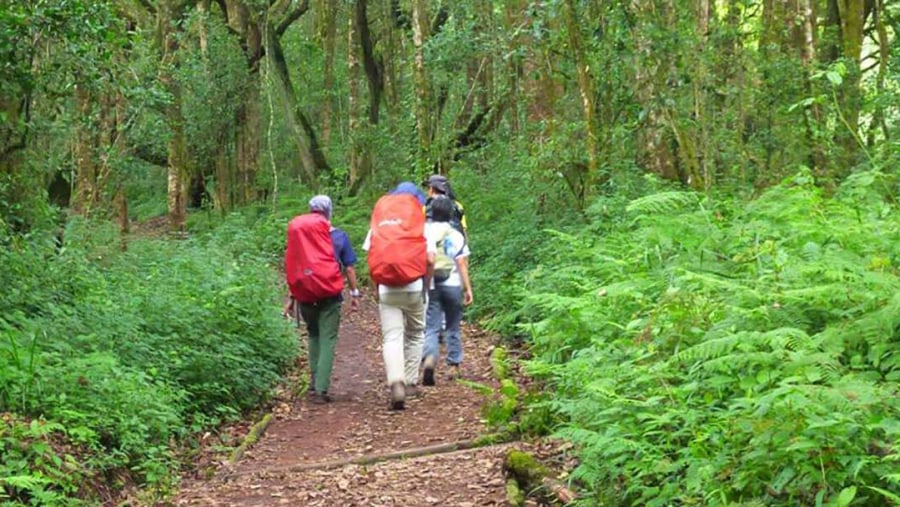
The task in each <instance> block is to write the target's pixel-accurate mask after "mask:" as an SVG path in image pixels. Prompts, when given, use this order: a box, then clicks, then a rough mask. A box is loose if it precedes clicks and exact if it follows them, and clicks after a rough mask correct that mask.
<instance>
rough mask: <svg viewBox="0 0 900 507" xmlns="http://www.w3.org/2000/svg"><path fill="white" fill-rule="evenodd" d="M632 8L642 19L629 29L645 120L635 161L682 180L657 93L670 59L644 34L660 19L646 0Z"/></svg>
mask: <svg viewBox="0 0 900 507" xmlns="http://www.w3.org/2000/svg"><path fill="white" fill-rule="evenodd" d="M631 9H632V10H633V13H634V14H633V15H634V17H635V19H641V20H643V21H641V22H638V23H636V24H635V26H634V27H633V28H632V34H633V38H634V40H635V46H636V47H635V57H634V58H635V60H634V62H633V64H632V67H633V68H634V92H635V97H636V98H637V100H638V102H639V103H640V104H641V106H642V108H643V111H644V120H643V122H642V123H641V125H640V129H639V132H638V138H639V140H640V144H641V146H640V148H639V154H638V160H639V162H640V164H641V165H643V166H644V167H645V168H646V169H647V170H648V171H649V172H651V173H654V174H657V175H659V176H660V177H662V178H664V179H668V180H675V181H683V180H684V178H683V177H682V175H681V174H680V173H679V171H678V167H677V166H676V159H675V154H674V153H673V150H672V148H671V138H670V137H669V135H668V133H667V130H668V131H672V130H673V129H672V128H671V126H669V128H668V129H667V123H669V120H668V118H669V116H668V115H667V114H666V111H665V110H664V106H662V105H661V102H663V101H662V97H660V95H661V94H662V93H663V91H662V90H665V88H664V86H665V84H664V83H660V82H658V81H660V80H661V79H664V77H665V76H666V74H667V72H666V71H665V69H664V67H665V66H666V65H670V64H671V63H672V62H670V61H668V58H667V56H666V55H662V54H659V53H657V52H655V51H654V50H653V48H652V44H651V40H650V38H649V36H648V35H647V34H648V33H652V31H653V30H657V29H658V28H657V27H655V26H654V23H660V22H659V21H657V20H654V19H653V17H655V16H658V14H656V13H654V12H653V11H654V6H653V5H652V3H651V2H648V1H646V0H633V1H632V3H631ZM659 76H662V77H659ZM673 133H676V132H673ZM676 134H677V133H676Z"/></svg>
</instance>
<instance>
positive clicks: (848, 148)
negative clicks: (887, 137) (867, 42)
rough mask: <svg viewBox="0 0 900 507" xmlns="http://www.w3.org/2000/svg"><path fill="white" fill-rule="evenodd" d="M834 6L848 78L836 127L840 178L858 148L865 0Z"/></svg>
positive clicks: (844, 1)
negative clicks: (839, 156) (841, 148)
mask: <svg viewBox="0 0 900 507" xmlns="http://www.w3.org/2000/svg"><path fill="white" fill-rule="evenodd" d="M837 4H838V12H839V15H840V22H841V49H842V53H843V56H844V60H845V61H846V62H847V75H846V76H844V80H843V82H842V84H841V88H840V91H841V94H840V98H841V104H840V109H841V115H842V117H843V118H842V123H843V125H842V127H843V128H840V127H839V128H838V135H837V141H838V144H839V145H840V146H841V147H843V149H844V154H843V155H844V156H843V157H842V160H841V163H840V164H839V165H840V169H841V172H840V174H839V175H843V174H847V173H848V172H849V170H850V168H851V167H852V166H853V165H855V164H856V162H857V160H856V154H857V153H858V151H859V147H860V146H859V142H860V138H859V112H860V108H861V103H862V94H861V93H860V89H859V88H860V86H859V85H860V79H861V77H862V72H861V71H860V65H859V61H860V56H861V54H862V44H863V37H864V35H865V33H864V30H863V29H864V27H865V21H866V5H865V4H866V0H838V2H837Z"/></svg>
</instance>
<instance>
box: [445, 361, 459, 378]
mask: <svg viewBox="0 0 900 507" xmlns="http://www.w3.org/2000/svg"><path fill="white" fill-rule="evenodd" d="M447 369H448V370H450V371H449V372H448V373H447V378H448V379H450V380H456V379H460V378H462V373H461V372H460V369H459V365H458V364H448V365H447Z"/></svg>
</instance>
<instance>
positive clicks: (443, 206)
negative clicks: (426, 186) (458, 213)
mask: <svg viewBox="0 0 900 507" xmlns="http://www.w3.org/2000/svg"><path fill="white" fill-rule="evenodd" d="M455 207H456V205H455V204H454V203H453V201H452V200H451V199H450V198H449V197H447V196H446V195H436V196H434V197H433V198H432V199H431V219H432V220H434V221H435V222H449V221H450V219H451V218H452V217H453V210H454V208H455Z"/></svg>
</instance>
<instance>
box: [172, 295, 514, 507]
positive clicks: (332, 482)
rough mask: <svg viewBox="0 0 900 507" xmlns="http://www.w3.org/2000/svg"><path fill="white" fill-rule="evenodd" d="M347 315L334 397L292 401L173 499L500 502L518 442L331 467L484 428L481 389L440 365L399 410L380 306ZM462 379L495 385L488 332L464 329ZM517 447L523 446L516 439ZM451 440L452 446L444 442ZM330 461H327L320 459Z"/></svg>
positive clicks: (367, 304) (366, 304) (465, 436)
mask: <svg viewBox="0 0 900 507" xmlns="http://www.w3.org/2000/svg"><path fill="white" fill-rule="evenodd" d="M344 306H345V308H344V317H343V319H342V321H341V331H340V337H339V341H338V347H337V353H336V357H335V366H334V373H333V377H332V387H331V389H330V391H331V393H332V394H333V395H334V398H335V401H334V402H332V403H330V404H327V405H314V404H310V403H309V402H308V401H307V400H306V399H299V398H295V399H290V400H285V402H283V403H281V404H280V405H278V406H276V410H275V413H276V416H275V419H274V420H273V421H272V423H271V424H270V425H269V426H268V429H267V430H266V432H265V434H264V436H263V437H262V438H261V439H260V441H259V442H258V443H257V444H256V445H254V446H253V447H252V448H250V449H249V450H248V451H247V452H246V453H245V454H244V455H243V457H242V458H241V459H240V460H239V461H238V463H237V464H236V465H235V466H234V467H224V466H223V467H220V469H219V470H218V471H217V473H216V474H215V476H214V477H213V478H212V479H209V480H201V479H186V480H185V482H184V483H183V484H182V489H181V491H180V493H179V494H178V495H177V496H176V497H175V498H174V499H173V500H172V504H174V505H237V506H262V505H307V506H352V505H358V506H419V505H448V506H450V505H452V506H460V507H464V506H476V505H478V506H480V505H504V504H505V487H504V480H503V474H502V471H501V462H502V458H503V455H504V454H505V452H506V450H507V449H508V448H509V447H510V445H512V444H506V445H495V446H489V447H482V448H478V449H469V450H459V451H454V452H443V453H436V454H427V455H424V456H419V457H415V458H405V459H392V460H387V461H380V462H377V463H373V464H369V465H344V466H340V467H335V466H327V465H329V463H328V462H333V461H334V460H335V459H340V458H356V457H373V456H379V455H383V454H386V453H390V452H396V451H402V450H411V449H417V448H422V447H428V446H435V447H440V444H448V443H452V442H459V441H465V440H471V439H473V438H476V437H478V436H479V435H483V434H485V433H486V432H487V431H488V429H487V428H486V427H485V424H484V423H483V421H482V420H481V414H480V407H481V406H482V404H483V403H484V401H485V399H484V397H483V396H482V395H481V394H479V393H477V392H476V391H475V390H474V389H472V388H470V387H468V386H466V385H464V383H460V382H454V381H450V380H448V379H447V377H446V376H445V372H443V371H441V370H438V375H437V381H438V382H437V386H435V387H424V388H421V391H422V395H421V396H420V397H419V398H413V399H410V400H408V401H407V408H406V410H403V411H398V412H393V411H389V410H388V393H387V388H386V387H385V374H384V365H383V361H382V358H381V337H380V336H381V335H380V331H379V327H378V316H377V307H376V305H375V303H374V301H371V300H369V299H366V298H364V299H363V301H362V303H361V305H360V309H359V311H358V312H355V313H350V312H348V309H349V305H348V304H345V305H344ZM463 333H464V338H463V339H464V344H465V353H466V357H465V361H464V370H463V378H464V379H465V380H468V381H472V382H479V383H482V384H487V385H491V386H492V387H495V388H496V382H495V380H494V379H493V378H492V376H491V366H490V348H491V345H492V339H491V337H490V336H489V335H488V334H487V333H485V332H483V331H480V330H478V329H477V328H474V327H472V326H466V327H465V329H464V331H463ZM515 445H517V446H518V447H521V446H522V445H523V444H515ZM443 447H449V446H443ZM323 465H326V467H323Z"/></svg>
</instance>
